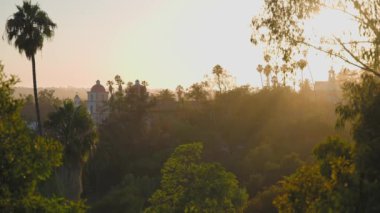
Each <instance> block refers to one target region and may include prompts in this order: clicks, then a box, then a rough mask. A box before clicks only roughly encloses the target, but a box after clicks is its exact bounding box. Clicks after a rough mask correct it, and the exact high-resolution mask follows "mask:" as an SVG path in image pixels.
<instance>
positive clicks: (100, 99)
mask: <svg viewBox="0 0 380 213" xmlns="http://www.w3.org/2000/svg"><path fill="white" fill-rule="evenodd" d="M107 100H108V92H107V91H106V89H105V88H104V86H103V85H101V84H100V81H99V80H97V81H96V84H95V85H94V86H92V88H91V90H90V91H89V92H87V109H88V111H89V112H90V114H91V117H92V119H93V120H94V122H95V123H96V124H101V123H102V122H103V121H104V120H105V119H106V118H107V116H108V110H107V108H106V102H107Z"/></svg>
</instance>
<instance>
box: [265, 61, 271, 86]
mask: <svg viewBox="0 0 380 213" xmlns="http://www.w3.org/2000/svg"><path fill="white" fill-rule="evenodd" d="M271 73H272V66H271V65H269V64H267V65H266V66H265V67H264V75H265V76H266V77H267V87H270V74H271Z"/></svg>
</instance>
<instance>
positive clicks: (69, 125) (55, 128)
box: [45, 99, 97, 200]
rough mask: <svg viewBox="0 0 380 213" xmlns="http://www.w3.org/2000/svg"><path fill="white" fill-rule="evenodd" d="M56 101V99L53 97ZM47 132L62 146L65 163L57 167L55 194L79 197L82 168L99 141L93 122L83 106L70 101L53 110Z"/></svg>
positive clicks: (48, 121)
mask: <svg viewBox="0 0 380 213" xmlns="http://www.w3.org/2000/svg"><path fill="white" fill-rule="evenodd" d="M53 100H54V99H53ZM45 128H46V133H47V134H48V135H49V136H50V137H52V138H54V139H56V140H57V141H59V142H60V143H61V144H62V146H63V149H64V150H63V165H62V166H61V167H59V168H57V169H56V171H55V174H54V178H55V181H53V180H52V181H53V182H55V184H53V185H55V187H54V188H56V189H55V190H53V191H54V193H55V194H58V195H60V196H64V197H65V198H68V199H71V200H79V199H80V194H81V193H82V191H83V187H82V170H83V166H84V164H85V163H86V162H87V160H88V158H89V156H90V154H91V152H92V151H94V149H95V146H96V143H97V131H96V129H95V125H94V122H93V121H92V118H91V116H90V114H89V112H88V111H87V109H86V108H85V107H84V106H77V107H75V106H74V103H73V102H72V101H71V100H65V101H63V104H62V106H59V107H57V109H56V110H55V111H54V112H52V113H50V114H49V116H48V120H47V121H46V122H45Z"/></svg>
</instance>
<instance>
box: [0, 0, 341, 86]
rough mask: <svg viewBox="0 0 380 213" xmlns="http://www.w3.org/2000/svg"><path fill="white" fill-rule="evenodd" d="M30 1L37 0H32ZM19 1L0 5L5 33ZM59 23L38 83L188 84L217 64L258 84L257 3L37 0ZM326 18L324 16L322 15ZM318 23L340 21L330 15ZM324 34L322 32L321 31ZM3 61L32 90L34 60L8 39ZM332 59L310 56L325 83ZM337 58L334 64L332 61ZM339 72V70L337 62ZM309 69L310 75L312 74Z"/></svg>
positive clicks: (0, 49) (40, 59)
mask: <svg viewBox="0 0 380 213" xmlns="http://www.w3.org/2000/svg"><path fill="white" fill-rule="evenodd" d="M33 2H36V1H35V0H34V1H33ZM21 3H22V1H21V0H17V1H4V2H2V4H1V7H0V26H1V31H0V32H1V33H2V35H4V28H5V22H6V20H7V19H8V17H9V16H10V15H11V14H13V13H14V12H15V11H16V7H15V5H16V4H21ZM38 3H39V4H40V7H41V9H42V10H45V11H46V12H47V13H48V14H49V16H50V18H51V19H52V20H53V21H54V22H56V23H57V25H58V28H57V29H56V32H55V36H54V38H53V39H52V40H51V41H48V42H45V44H44V48H43V50H42V51H40V52H38V54H37V56H36V60H37V74H38V83H39V86H40V87H50V86H54V87H66V86H73V87H90V86H91V85H93V84H94V83H95V81H96V80H97V79H99V80H101V82H103V83H104V82H105V81H107V80H110V79H112V78H113V76H115V75H116V74H120V75H121V76H122V78H123V79H124V80H125V81H134V80H135V79H140V80H146V81H148V82H149V85H150V87H151V88H170V89H173V88H175V86H176V85H178V84H181V85H184V86H185V87H187V86H189V85H190V84H191V83H194V82H197V81H200V80H202V79H203V77H204V75H205V74H209V73H210V72H211V70H212V67H213V66H214V65H216V64H220V65H221V66H222V67H224V68H226V69H227V70H228V71H229V72H230V73H231V74H232V75H233V76H235V77H236V82H237V83H238V84H239V85H241V84H248V83H249V84H251V85H253V86H259V85H260V84H259V82H260V77H259V74H258V73H257V72H256V66H257V64H258V63H262V61H263V60H262V49H260V48H258V47H255V46H253V45H252V44H251V43H250V35H251V32H252V30H251V28H250V21H251V19H252V17H253V16H255V15H257V14H258V12H259V11H260V10H261V7H262V3H263V2H262V1H259V0H239V1H230V0H207V1H204V0H193V1H188V0H175V1H172V0H112V1H109V0H97V1H90V0H82V1H77V0H65V1H59V0H40V1H38ZM322 17H323V14H322ZM325 17H327V18H321V20H319V21H316V22H315V24H316V25H320V26H321V27H322V28H324V27H326V26H327V24H326V21H328V22H329V25H330V27H328V28H326V30H327V31H329V30H334V29H336V27H334V26H335V25H334V24H332V22H335V23H337V24H336V25H339V26H341V24H342V23H341V22H340V21H339V19H336V18H332V17H330V16H326V15H325ZM322 32H324V31H322ZM0 60H1V61H2V63H3V64H4V65H5V72H6V73H10V74H15V75H17V76H19V77H20V78H21V81H22V82H21V83H20V84H19V86H27V87H32V74H31V64H30V62H29V61H27V60H26V58H25V56H24V55H21V54H19V52H18V51H17V50H16V49H15V48H14V47H13V46H11V45H9V44H8V42H7V41H6V40H4V39H2V40H1V41H0ZM332 63H333V62H332V60H331V59H328V58H327V57H316V56H310V57H309V64H310V71H311V73H312V75H314V80H324V79H326V78H327V77H326V76H327V70H328V69H329V68H330V66H331V65H332ZM334 63H335V62H334ZM335 66H336V69H340V67H339V66H338V65H336V63H335ZM309 74H310V72H309V73H308V74H307V75H306V77H308V75H309Z"/></svg>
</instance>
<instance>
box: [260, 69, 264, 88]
mask: <svg viewBox="0 0 380 213" xmlns="http://www.w3.org/2000/svg"><path fill="white" fill-rule="evenodd" d="M260 80H261V88H264V83H263V75H262V74H261V73H260Z"/></svg>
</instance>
